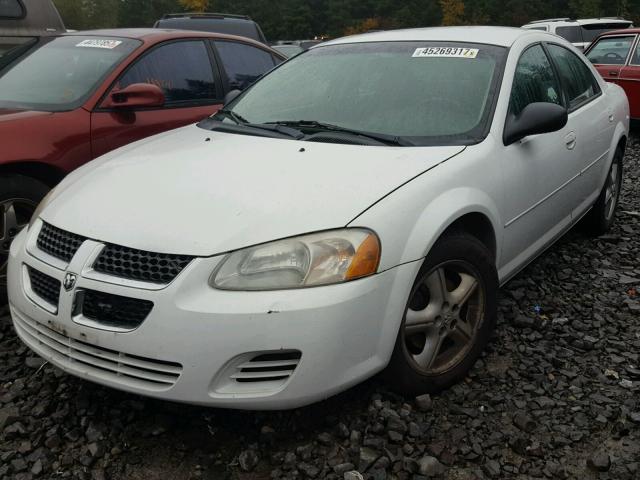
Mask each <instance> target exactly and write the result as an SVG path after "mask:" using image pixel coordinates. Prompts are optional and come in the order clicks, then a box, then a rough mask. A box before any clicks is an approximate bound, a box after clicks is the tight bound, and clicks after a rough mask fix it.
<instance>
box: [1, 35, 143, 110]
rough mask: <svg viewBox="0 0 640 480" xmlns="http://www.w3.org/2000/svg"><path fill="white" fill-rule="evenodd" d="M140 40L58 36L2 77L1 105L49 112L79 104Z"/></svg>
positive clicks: (68, 108)
mask: <svg viewBox="0 0 640 480" xmlns="http://www.w3.org/2000/svg"><path fill="white" fill-rule="evenodd" d="M140 44H141V42H139V41H137V40H131V39H125V38H113V37H111V38H101V37H81V36H68V37H58V38H55V39H53V40H51V41H50V42H47V43H45V44H44V45H43V46H42V47H40V48H38V49H36V50H35V51H34V52H32V53H31V54H30V55H28V56H27V57H25V58H24V59H22V60H21V61H20V62H18V63H17V64H16V65H15V66H13V67H12V68H10V69H8V70H7V72H6V73H5V74H4V75H3V76H2V77H0V107H3V108H20V109H28V110H41V111H49V112H59V111H65V110H72V109H74V108H77V107H79V106H80V105H81V104H82V103H83V102H84V101H85V100H86V99H87V98H88V97H89V96H90V95H91V94H92V93H93V92H94V91H95V89H96V88H97V87H98V85H99V84H100V83H101V82H102V80H103V79H104V78H105V77H106V76H107V74H109V73H110V72H111V70H112V69H113V68H115V67H116V66H117V65H118V64H119V63H120V62H121V61H122V60H123V59H124V58H126V57H127V56H129V54H131V52H133V50H135V49H136V48H137V47H138V46H139V45H140Z"/></svg>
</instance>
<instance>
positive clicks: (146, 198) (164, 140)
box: [41, 125, 465, 256]
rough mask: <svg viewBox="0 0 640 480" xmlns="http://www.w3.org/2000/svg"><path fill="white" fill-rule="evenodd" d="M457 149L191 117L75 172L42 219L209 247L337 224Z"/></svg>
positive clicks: (137, 240)
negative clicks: (301, 137) (260, 131)
mask: <svg viewBox="0 0 640 480" xmlns="http://www.w3.org/2000/svg"><path fill="white" fill-rule="evenodd" d="M464 148H465V147H462V146H453V147H416V148H413V147H404V148H394V147H374V146H356V145H338V144H326V143H311V142H299V141H293V140H281V139H272V138H263V137H253V136H244V135H237V134H225V133H216V132H210V131H207V130H203V129H201V128H198V127H196V126H195V125H193V126H189V127H184V128H181V129H178V130H174V131H172V132H169V133H164V134H160V135H158V136H156V137H153V138H151V139H146V140H142V141H140V142H137V143H135V144H133V145H130V146H127V147H124V148H123V149H120V150H118V151H116V152H112V153H111V154H108V155H106V156H105V157H102V158H100V159H98V160H96V161H94V162H91V163H90V164H88V165H86V166H85V167H83V168H81V169H80V170H78V171H76V172H75V173H74V174H72V175H70V176H69V177H67V179H66V180H65V181H63V183H62V184H61V185H60V187H59V190H57V191H56V192H55V195H54V196H53V199H52V200H51V202H50V203H49V205H48V206H47V207H46V208H45V209H44V211H43V212H42V214H41V218H42V219H43V220H44V221H46V222H48V223H51V224H52V225H54V226H56V227H58V228H62V229H64V230H68V231H70V232H74V233H77V234H80V235H83V236H85V237H88V238H93V239H96V240H100V241H105V242H109V243H114V244H118V245H123V246H128V247H133V248H139V249H142V250H148V251H155V252H162V253H180V254H186V255H195V256H210V255H215V254H219V253H223V252H227V251H230V250H235V249H238V248H242V247H246V246H250V245H255V244H258V243H262V242H267V241H270V240H276V239H279V238H284V237H289V236H293V235H298V234H303V233H307V232H311V231H318V230H324V229H330V228H337V227H343V226H345V225H347V224H348V223H349V222H350V221H351V220H353V219H354V218H355V217H356V216H358V215H359V214H360V213H361V212H362V211H363V210H365V209H367V208H368V207H369V206H371V205H372V204H373V203H375V202H376V201H377V200H379V199H380V198H381V197H383V196H385V195H387V194H388V193H390V192H391V191H393V190H394V189H396V188H397V187H399V186H400V185H402V184H403V183H406V182H407V181H409V180H411V179H412V178H414V177H415V176H417V175H419V174H421V173H423V172H425V171H427V170H429V169H430V168H432V167H433V166H435V165H437V164H438V163H440V162H442V161H444V160H446V159H448V158H450V157H452V156H454V155H456V154H458V153H459V152H461V151H462V150H464Z"/></svg>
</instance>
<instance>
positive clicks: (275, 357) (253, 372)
mask: <svg viewBox="0 0 640 480" xmlns="http://www.w3.org/2000/svg"><path fill="white" fill-rule="evenodd" d="M301 356H302V353H301V352H299V351H295V350H294V351H286V352H277V353H262V354H260V355H256V356H255V357H253V358H251V359H250V360H249V361H247V362H244V363H241V364H240V365H237V366H236V373H234V374H232V375H231V379H232V380H235V381H236V382H239V383H257V382H273V381H278V380H286V379H287V378H289V377H290V376H291V375H292V374H293V371H294V370H295V369H296V367H297V366H298V363H300V357H301Z"/></svg>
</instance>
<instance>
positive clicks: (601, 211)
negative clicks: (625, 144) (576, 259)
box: [584, 146, 624, 235]
mask: <svg viewBox="0 0 640 480" xmlns="http://www.w3.org/2000/svg"><path fill="white" fill-rule="evenodd" d="M623 158H624V149H623V148H622V147H621V146H619V147H618V148H617V149H616V153H615V155H614V156H613V161H612V162H611V168H610V169H609V174H608V175H607V179H606V181H605V182H604V187H602V191H601V192H600V196H599V197H598V200H596V203H595V204H594V205H593V208H592V209H591V211H590V212H589V213H588V214H587V216H586V217H585V222H584V225H585V227H586V228H587V230H588V231H589V232H590V233H593V234H594V235H602V234H604V233H606V232H607V231H609V229H610V228H611V226H612V225H613V222H614V220H615V216H616V210H617V209H618V203H619V201H620V191H621V190H622V159H623Z"/></svg>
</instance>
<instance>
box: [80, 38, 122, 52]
mask: <svg viewBox="0 0 640 480" xmlns="http://www.w3.org/2000/svg"><path fill="white" fill-rule="evenodd" d="M121 43H122V41H121V40H98V39H92V40H83V41H81V42H80V43H78V44H77V45H76V47H87V48H107V49H109V50H112V49H114V48H116V47H117V46H118V45H120V44H121Z"/></svg>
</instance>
